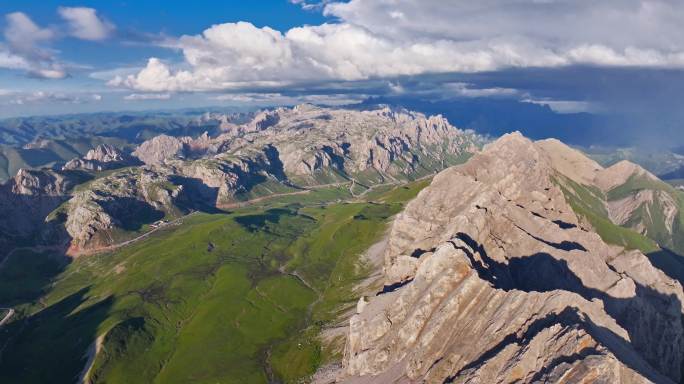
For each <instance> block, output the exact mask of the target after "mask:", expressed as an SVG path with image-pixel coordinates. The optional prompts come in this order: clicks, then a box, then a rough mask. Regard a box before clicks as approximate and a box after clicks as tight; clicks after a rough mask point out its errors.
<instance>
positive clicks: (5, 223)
mask: <svg viewBox="0 0 684 384" xmlns="http://www.w3.org/2000/svg"><path fill="white" fill-rule="evenodd" d="M83 181H84V178H83V177H82V175H79V174H77V173H70V172H57V171H51V170H40V171H38V170H26V169H20V170H19V172H17V175H16V176H15V177H14V178H12V179H10V180H9V181H8V182H7V183H5V184H4V185H0V216H1V217H0V246H2V248H3V250H2V251H1V252H0V256H2V255H3V254H4V253H7V252H9V251H10V248H11V246H12V244H16V243H22V242H25V241H29V240H30V241H31V242H32V243H34V244H36V243H40V242H41V241H42V240H43V239H42V238H41V237H44V236H48V235H47V234H45V233H43V232H44V231H45V230H46V226H45V218H46V216H48V215H49V214H50V212H52V211H53V210H54V209H55V208H57V207H59V206H60V204H62V203H63V202H64V201H66V200H67V199H68V198H69V192H70V191H71V189H72V188H73V187H74V186H76V185H77V184H78V183H80V182H83Z"/></svg>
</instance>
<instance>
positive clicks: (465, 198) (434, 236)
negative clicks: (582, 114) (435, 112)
mask: <svg viewBox="0 0 684 384" xmlns="http://www.w3.org/2000/svg"><path fill="white" fill-rule="evenodd" d="M558 162H559V157H558V156H556V157H555V158H554V157H553V156H549V155H548V154H547V151H546V150H545V149H544V144H535V143H532V142H531V141H529V140H527V139H525V138H523V137H522V136H520V135H519V134H511V135H507V136H504V137H503V138H501V139H499V140H498V141H497V142H495V143H493V144H491V145H488V146H487V147H486V148H485V149H484V150H483V152H482V153H479V154H477V155H475V156H474V157H473V158H471V159H470V160H469V161H468V162H467V163H466V164H464V165H460V166H456V167H452V168H449V169H447V170H445V171H442V172H441V173H439V174H438V175H437V176H435V178H434V180H433V182H432V184H431V185H430V186H429V187H427V188H426V189H424V190H423V191H421V192H420V194H419V195H418V197H417V198H416V199H415V200H413V201H412V202H411V203H409V204H408V206H407V207H406V209H405V210H404V212H402V213H401V214H399V215H398V216H397V218H396V220H395V222H394V224H393V226H392V230H391V233H390V237H389V241H388V246H387V249H386V253H385V266H384V269H385V276H386V281H385V288H384V289H383V290H382V291H381V292H378V293H377V295H376V296H375V297H373V298H371V299H370V301H369V302H368V303H367V304H365V300H364V305H360V306H359V309H358V313H357V314H356V315H354V316H353V317H352V319H351V321H350V329H349V335H348V340H347V347H346V352H345V360H344V364H345V370H346V377H345V378H344V381H347V382H378V383H379V382H382V383H388V382H428V383H465V382H479V383H507V382H567V383H578V382H622V383H636V382H638V383H641V382H657V383H666V382H677V381H679V380H680V378H681V377H680V372H681V364H682V361H683V359H684V330H683V329H682V322H681V318H682V304H681V303H682V300H683V299H684V292H682V287H681V285H680V284H679V283H678V282H676V281H674V280H672V279H671V278H669V277H668V276H667V275H665V274H664V273H663V272H661V271H660V270H658V269H656V268H654V267H653V266H652V265H651V264H650V262H649V261H648V259H647V258H646V256H644V255H643V254H642V253H640V252H639V251H628V250H625V249H623V248H621V247H617V246H611V245H608V244H606V243H605V242H604V241H603V240H602V239H601V237H599V236H598V235H597V234H596V233H594V232H593V231H592V230H591V228H587V227H584V226H583V225H582V224H581V223H580V220H579V218H578V217H577V216H576V214H575V213H574V212H573V210H572V208H571V207H570V205H569V204H568V203H567V202H566V199H565V196H564V194H563V191H562V190H561V189H560V188H559V186H558V184H557V183H556V182H555V178H557V177H558V175H559V174H561V171H563V169H561V170H560V171H559V169H558V168H559V167H558ZM592 167H593V164H590V167H589V168H588V169H591V168H592ZM575 169H576V168H575ZM580 176H581V175H580Z"/></svg>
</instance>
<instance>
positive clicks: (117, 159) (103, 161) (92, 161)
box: [62, 144, 134, 171]
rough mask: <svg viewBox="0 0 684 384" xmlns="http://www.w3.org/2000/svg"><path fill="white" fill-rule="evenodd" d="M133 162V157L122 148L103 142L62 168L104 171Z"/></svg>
mask: <svg viewBox="0 0 684 384" xmlns="http://www.w3.org/2000/svg"><path fill="white" fill-rule="evenodd" d="M132 164H134V162H133V159H131V158H130V157H129V156H128V155H127V154H125V153H123V152H122V151H121V150H119V149H117V148H116V147H114V146H111V145H108V144H101V145H98V146H97V147H95V148H94V149H91V150H90V151H88V153H86V155H85V156H84V157H82V158H76V159H73V160H70V161H69V162H67V163H66V164H65V165H64V167H62V169H63V170H75V169H82V170H88V171H104V170H107V169H115V168H120V167H124V166H126V165H132Z"/></svg>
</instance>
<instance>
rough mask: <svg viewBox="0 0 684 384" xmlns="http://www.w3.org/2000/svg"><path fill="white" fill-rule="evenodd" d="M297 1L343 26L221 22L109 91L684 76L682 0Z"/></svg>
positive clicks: (169, 44)
mask: <svg viewBox="0 0 684 384" xmlns="http://www.w3.org/2000/svg"><path fill="white" fill-rule="evenodd" d="M292 2H293V3H295V4H300V5H302V6H303V7H305V8H311V7H313V6H316V5H317V6H320V7H322V8H323V12H324V14H325V15H327V16H329V17H331V18H335V19H336V20H337V21H338V22H335V23H326V24H322V25H317V26H301V27H296V28H292V29H290V30H288V31H278V30H274V29H272V28H269V27H263V28H258V27H256V26H254V25H252V24H251V23H247V22H238V23H225V24H219V25H214V26H212V27H210V28H208V29H206V30H205V31H204V32H203V33H202V34H201V35H192V36H187V35H186V36H181V37H179V38H177V39H175V40H173V41H171V42H167V43H166V44H165V46H167V47H169V48H174V49H177V50H179V51H180V52H181V53H182V56H183V57H182V58H183V62H182V63H180V64H178V65H172V64H169V63H166V62H162V61H160V60H159V59H156V58H150V59H149V60H148V63H147V66H146V67H145V68H144V69H142V70H141V71H139V72H138V73H136V74H132V75H127V76H118V77H116V78H114V79H113V80H112V81H110V84H111V85H114V86H122V87H128V88H131V89H136V90H141V91H149V92H167V91H208V90H236V89H238V90H239V89H254V88H267V89H268V88H277V87H286V86H292V85H302V84H310V83H312V82H314V83H315V82H326V81H357V80H368V79H377V78H391V77H397V76H405V75H421V74H430V73H450V72H458V73H473V72H482V71H497V70H501V69H506V68H527V67H563V66H571V65H595V66H619V67H630V66H631V67H642V66H643V67H658V68H661V67H662V68H683V67H684V40H683V39H682V38H681V36H682V34H683V33H684V27H683V26H684V3H682V2H681V1H676V0H605V1H601V2H593V1H588V0H572V1H571V0H549V1H539V0H516V1H513V2H512V1H510V0H482V1H477V2H471V1H443V0H363V1H362V0H351V1H349V2H327V1H322V2H321V1H319V2H311V1H300V0H294V1H292ZM501 91H502V90H491V91H490V92H494V93H500V92H501Z"/></svg>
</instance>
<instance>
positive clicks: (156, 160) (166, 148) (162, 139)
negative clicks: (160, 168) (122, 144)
mask: <svg viewBox="0 0 684 384" xmlns="http://www.w3.org/2000/svg"><path fill="white" fill-rule="evenodd" d="M191 141H192V138H190V137H173V136H168V135H159V136H155V137H154V138H152V139H150V140H147V141H145V142H144V143H142V144H140V145H139V146H138V148H136V150H135V151H133V156H135V157H137V158H138V159H139V160H140V161H142V162H143V163H145V164H147V165H159V164H162V163H164V161H165V160H167V159H172V158H175V157H183V156H184V146H185V144H187V143H189V142H191Z"/></svg>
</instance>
